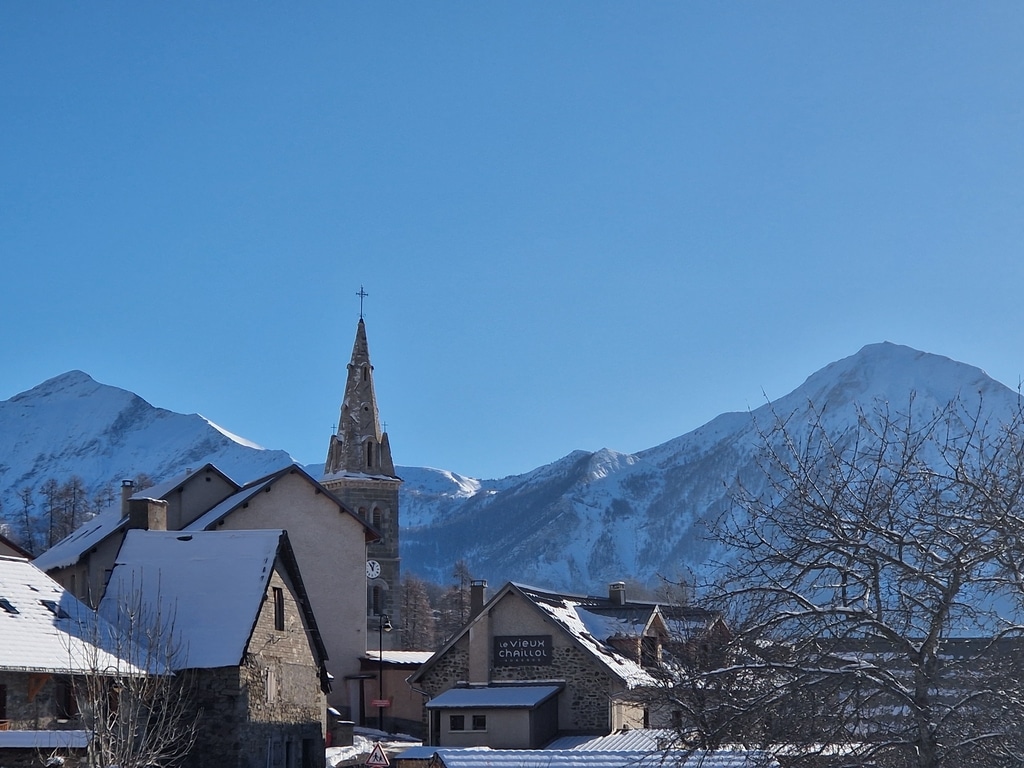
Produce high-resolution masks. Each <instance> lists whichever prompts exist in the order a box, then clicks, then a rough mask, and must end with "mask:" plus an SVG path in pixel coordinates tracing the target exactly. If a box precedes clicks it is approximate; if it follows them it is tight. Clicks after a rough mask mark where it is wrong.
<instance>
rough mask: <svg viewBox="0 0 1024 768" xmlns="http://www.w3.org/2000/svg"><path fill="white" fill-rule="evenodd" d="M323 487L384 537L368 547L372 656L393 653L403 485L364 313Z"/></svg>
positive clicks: (368, 628) (368, 629) (369, 644)
mask: <svg viewBox="0 0 1024 768" xmlns="http://www.w3.org/2000/svg"><path fill="white" fill-rule="evenodd" d="M361 295H362V294H361ZM320 484H321V485H322V486H323V487H324V488H326V489H327V490H329V491H330V492H331V493H332V494H334V496H335V497H337V498H338V500H339V501H341V503H342V504H344V505H345V506H346V507H348V508H349V509H351V510H353V511H354V512H355V513H356V514H357V515H358V516H359V517H360V518H362V519H363V520H365V521H366V522H367V523H369V524H370V525H371V526H372V527H373V528H374V529H375V530H376V531H377V532H378V533H379V534H380V539H379V540H377V541H375V542H371V543H370V544H368V545H367V558H366V585H367V594H366V608H367V610H366V613H367V618H366V639H367V650H377V645H378V644H380V645H382V646H383V647H384V648H387V649H391V648H394V647H396V646H397V645H398V641H397V637H398V635H399V633H398V632H394V633H386V632H385V631H382V628H383V629H384V630H390V628H391V627H392V626H400V621H399V619H400V617H399V605H398V589H399V585H400V580H401V575H402V574H401V559H400V557H399V551H398V536H399V529H398V489H399V486H400V485H401V484H402V480H401V478H399V477H398V476H397V475H396V474H395V463H394V461H393V460H392V459H391V446H390V444H389V442H388V435H387V433H386V432H383V431H382V430H381V427H380V414H379V412H378V410H377V396H376V394H375V392H374V388H373V365H371V364H370V349H369V345H368V344H367V342H366V324H365V322H364V321H363V318H362V314H361V313H360V317H359V325H358V326H357V328H356V339H355V343H354V344H353V346H352V359H351V361H350V362H349V364H348V377H347V380H346V382H345V395H344V398H343V399H342V402H341V415H340V417H339V419H338V430H337V432H336V433H335V434H333V435H331V441H330V445H329V447H328V449H327V461H326V462H325V464H324V475H323V477H322V478H321V479H320ZM374 641H377V642H374Z"/></svg>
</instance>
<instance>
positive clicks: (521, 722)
mask: <svg viewBox="0 0 1024 768" xmlns="http://www.w3.org/2000/svg"><path fill="white" fill-rule="evenodd" d="M451 715H462V716H463V717H464V718H465V726H466V727H465V730H462V731H453V730H452V729H451V727H450V724H451V718H450V716H451ZM473 715H483V716H485V717H486V718H487V728H486V729H485V730H480V731H474V730H473V729H472V728H473ZM441 744H443V745H444V746H446V747H484V746H486V747H491V748H492V749H529V748H530V747H531V746H532V745H531V744H530V712H529V710H526V709H514V710H511V709H507V710H500V709H446V710H444V712H443V714H442V715H441Z"/></svg>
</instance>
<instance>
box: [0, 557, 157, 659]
mask: <svg viewBox="0 0 1024 768" xmlns="http://www.w3.org/2000/svg"><path fill="white" fill-rule="evenodd" d="M119 646H120V643H119V642H118V639H117V635H116V631H115V629H114V627H113V626H112V625H111V624H110V623H109V622H107V621H104V620H103V619H102V618H100V617H98V616H97V615H96V614H95V613H94V612H93V611H92V610H90V609H89V607H88V606H86V605H85V604H84V603H82V602H81V601H80V600H78V599H77V598H76V597H74V595H72V594H71V593H70V592H67V591H65V590H64V588H63V587H62V586H61V585H60V584H58V583H57V582H56V581H54V580H53V579H51V578H50V577H49V576H47V575H46V574H45V573H43V572H42V571H41V570H39V569H38V568H37V567H36V566H35V565H33V564H32V563H30V562H29V561H28V560H26V559H24V558H20V557H0V670H5V671H17V672H68V673H71V672H90V671H95V670H99V669H109V670H111V671H116V670H120V671H121V672H123V673H125V674H139V673H141V672H142V670H141V669H139V668H137V667H134V666H132V665H130V664H129V663H128V662H126V661H125V660H124V659H123V658H121V657H120V656H118V654H117V649H118V648H119Z"/></svg>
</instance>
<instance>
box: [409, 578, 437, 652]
mask: <svg viewBox="0 0 1024 768" xmlns="http://www.w3.org/2000/svg"><path fill="white" fill-rule="evenodd" d="M436 637H437V628H436V622H435V620H434V609H433V607H432V606H431V605H430V599H429V597H428V596H427V587H426V584H424V582H423V581H422V580H421V579H419V578H417V577H416V576H414V575H411V574H410V575H408V576H406V577H405V579H404V580H403V582H402V647H403V648H407V649H410V650H433V649H434V643H435V642H436Z"/></svg>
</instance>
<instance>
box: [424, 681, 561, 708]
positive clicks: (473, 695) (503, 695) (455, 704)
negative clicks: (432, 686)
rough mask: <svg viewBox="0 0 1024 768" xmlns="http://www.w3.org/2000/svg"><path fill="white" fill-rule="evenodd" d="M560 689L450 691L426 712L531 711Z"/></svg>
mask: <svg viewBox="0 0 1024 768" xmlns="http://www.w3.org/2000/svg"><path fill="white" fill-rule="evenodd" d="M560 690H562V686H561V685H494V686H487V687H483V686H468V687H456V688H449V689H448V690H447V691H445V692H444V693H442V694H440V695H438V696H435V697H434V698H432V699H431V700H430V701H428V702H427V709H499V708H500V709H530V708H532V707H536V706H538V705H539V704H542V703H543V702H545V701H547V700H548V699H550V698H551V697H552V696H554V695H555V694H557V693H558V692H559V691H560Z"/></svg>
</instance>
